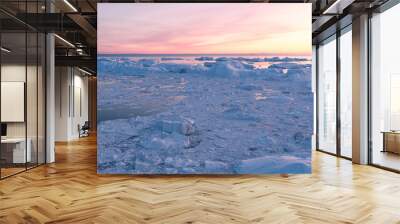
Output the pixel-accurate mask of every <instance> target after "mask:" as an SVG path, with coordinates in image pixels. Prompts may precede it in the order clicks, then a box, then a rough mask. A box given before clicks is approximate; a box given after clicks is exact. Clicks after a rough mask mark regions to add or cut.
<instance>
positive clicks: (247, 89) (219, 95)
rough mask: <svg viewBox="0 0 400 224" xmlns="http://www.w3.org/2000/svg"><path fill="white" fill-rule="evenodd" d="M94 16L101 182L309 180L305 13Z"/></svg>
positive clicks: (222, 10) (155, 8) (115, 12)
mask: <svg viewBox="0 0 400 224" xmlns="http://www.w3.org/2000/svg"><path fill="white" fill-rule="evenodd" d="M98 9H99V10H98V133H97V134H98V173H100V174H269V173H310V172H311V164H310V160H311V135H312V131H313V130H312V129H313V93H312V90H311V4H265V3H250V4H230V3H229V4H226V3H224V4H186V3H185V4H183V3H180V4H155V3H153V4H152V3H150V4H134V3H132V4H129V3H128V4H110V3H102V4H98Z"/></svg>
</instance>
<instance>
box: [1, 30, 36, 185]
mask: <svg viewBox="0 0 400 224" xmlns="http://www.w3.org/2000/svg"><path fill="white" fill-rule="evenodd" d="M1 46H2V49H3V50H2V56H1V108H0V109H1V126H2V128H1V129H2V134H1V135H2V136H1V160H2V168H1V175H2V177H6V176H10V175H13V174H15V173H18V172H21V171H24V170H25V169H26V162H30V158H31V154H30V153H31V151H30V150H29V144H28V145H27V144H26V143H27V142H26V133H27V130H26V128H27V126H26V104H25V103H26V101H25V99H26V74H27V72H26V69H27V67H26V56H27V53H26V33H25V32H12V33H11V32H10V33H4V32H3V33H2V34H1ZM4 49H7V50H4ZM27 146H28V150H27Z"/></svg>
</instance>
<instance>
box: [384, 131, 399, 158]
mask: <svg viewBox="0 0 400 224" xmlns="http://www.w3.org/2000/svg"><path fill="white" fill-rule="evenodd" d="M382 134H383V150H382V152H392V153H396V154H400V131H384V132H382Z"/></svg>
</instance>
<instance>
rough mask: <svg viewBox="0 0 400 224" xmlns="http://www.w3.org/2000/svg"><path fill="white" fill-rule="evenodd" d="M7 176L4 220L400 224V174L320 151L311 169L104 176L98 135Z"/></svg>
mask: <svg viewBox="0 0 400 224" xmlns="http://www.w3.org/2000/svg"><path fill="white" fill-rule="evenodd" d="M56 156H57V162H56V163H55V164H51V165H46V166H42V167H39V168H36V169H33V170H30V171H28V172H26V173H22V174H20V175H17V176H14V177H11V178H8V179H5V180H3V181H0V223H11V224H14V223H213V224H219V223H373V224H377V223H385V224H386V223H400V175H398V174H395V173H390V172H387V171H384V170H380V169H377V168H373V167H368V166H358V165H352V164H351V163H350V162H349V161H347V160H343V159H337V158H335V157H333V156H329V155H325V154H323V153H314V155H313V161H314V162H313V174H312V175H290V176H279V175H275V176H248V175H246V176H100V175H97V174H96V142H95V138H93V137H91V138H86V139H84V140H81V141H76V142H71V143H69V144H58V145H57V154H56Z"/></svg>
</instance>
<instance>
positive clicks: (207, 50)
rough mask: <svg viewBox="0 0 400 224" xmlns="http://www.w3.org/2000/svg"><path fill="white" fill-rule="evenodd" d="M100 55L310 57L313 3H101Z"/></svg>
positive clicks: (99, 18)
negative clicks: (263, 55) (272, 55)
mask: <svg viewBox="0 0 400 224" xmlns="http://www.w3.org/2000/svg"><path fill="white" fill-rule="evenodd" d="M97 18H98V24H97V26H98V52H99V53H102V54H275V55H304V56H309V55H311V4H299V3H297V4H276V3H271V4H264V3H222V4H216V3H209V4H204V3H192V4H183V3H175V4H172V3H160V4H156V3H139V4H137V3H135V4H131V3H114V4H111V3H100V4H98V17H97Z"/></svg>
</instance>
